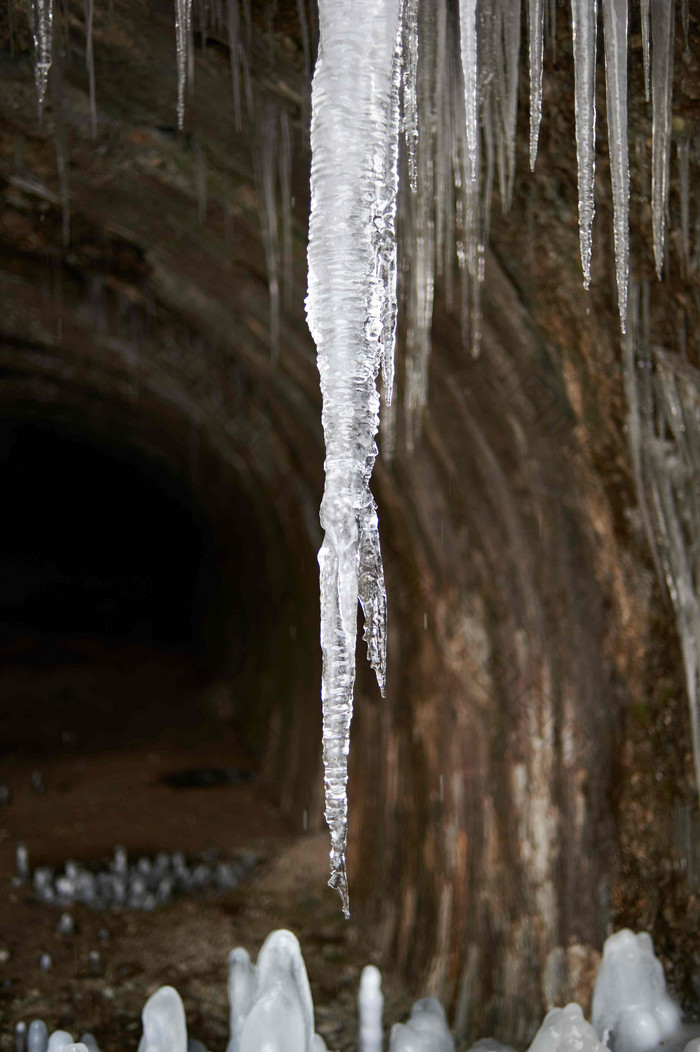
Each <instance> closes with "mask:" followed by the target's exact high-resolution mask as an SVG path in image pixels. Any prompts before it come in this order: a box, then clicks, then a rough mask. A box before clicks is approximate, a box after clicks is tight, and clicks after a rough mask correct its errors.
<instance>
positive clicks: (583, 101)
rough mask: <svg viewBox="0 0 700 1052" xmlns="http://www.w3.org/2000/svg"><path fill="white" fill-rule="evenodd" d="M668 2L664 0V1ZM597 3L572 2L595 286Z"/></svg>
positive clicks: (582, 172) (582, 215)
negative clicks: (593, 242)
mask: <svg viewBox="0 0 700 1052" xmlns="http://www.w3.org/2000/svg"><path fill="white" fill-rule="evenodd" d="M662 2H664V0H662ZM597 7H598V3H597V0H571V15H572V22H573V33H574V80H575V107H576V156H577V158H578V226H579V240H580V243H581V265H582V267H583V284H584V286H585V288H588V287H589V286H590V283H591V243H592V238H593V215H594V213H595V196H594V185H593V184H594V177H595V54H596V36H597V25H598V11H597Z"/></svg>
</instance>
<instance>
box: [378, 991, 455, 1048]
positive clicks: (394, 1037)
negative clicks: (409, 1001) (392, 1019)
mask: <svg viewBox="0 0 700 1052" xmlns="http://www.w3.org/2000/svg"><path fill="white" fill-rule="evenodd" d="M389 1052H454V1040H453V1038H452V1034H451V1033H450V1030H449V1027H448V1026H447V1019H446V1017H445V1010H444V1009H443V1007H442V1005H441V1004H440V1002H439V1001H437V1000H436V999H435V998H434V997H425V998H423V999H422V1000H420V1001H416V1003H415V1004H414V1006H413V1008H412V1009H411V1016H410V1019H409V1020H408V1022H407V1023H397V1024H396V1025H395V1026H393V1027H392V1028H391V1038H390V1042H389Z"/></svg>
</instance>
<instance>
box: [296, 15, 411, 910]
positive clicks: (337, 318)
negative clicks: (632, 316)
mask: <svg viewBox="0 0 700 1052" xmlns="http://www.w3.org/2000/svg"><path fill="white" fill-rule="evenodd" d="M400 7H401V4H400V0H356V2H355V3H353V4H347V3H346V2H344V0H321V2H320V3H319V21H320V41H319V57H318V62H317V64H316V72H315V74H314V80H313V87H312V117H311V150H312V162H311V215H310V219H309V285H308V289H309V291H308V297H307V316H308V322H309V328H310V330H311V334H312V336H313V338H314V340H315V342H316V347H317V350H318V367H319V373H320V377H321V392H322V396H323V414H322V421H323V430H324V436H325V443H326V462H325V470H326V485H325V491H324V495H323V502H322V504H321V524H322V526H323V528H324V531H325V538H324V541H323V546H322V548H321V551H320V552H319V565H320V571H321V572H320V577H321V647H322V650H323V685H322V698H323V758H324V764H325V783H326V821H327V822H328V826H329V828H330V831H331V878H330V885H331V887H335V888H337V889H338V891H339V892H340V894H341V897H342V900H343V910H344V912H345V913H346V915H347V914H348V894H347V880H346V875H345V847H346V841H347V792H346V791H347V759H348V748H349V733H350V721H351V718H352V700H353V687H354V681H355V640H356V626H357V603H358V599H359V601H360V603H361V605H362V607H363V610H364V615H365V639H366V640H367V644H368V650H369V658H370V661H371V663H372V666H373V667H374V669H375V671H376V673H377V679H378V681H379V685H380V688H381V690H382V693H383V692H384V681H385V662H386V658H385V655H386V592H385V589H384V575H383V568H382V560H381V551H380V546H379V531H378V523H377V511H376V505H375V503H374V499H373V497H372V494H371V492H370V488H369V481H370V476H371V473H372V468H373V465H374V459H375V456H376V452H377V448H376V444H375V436H376V433H377V428H378V424H379V395H378V393H377V375H378V372H379V369H380V366H381V365H382V361H383V359H384V358H388V359H390V358H391V357H392V352H393V342H394V338H395V336H394V333H395V319H396V304H395V293H394V291H393V290H394V287H395V276H396V238H395V215H396V191H397V183H398V175H397V165H396V158H397V151H398V134H399V120H398V107H397V95H398V74H399V65H398V61H397V53H398V51H399V49H400V43H399V41H400V37H399V33H400V29H401V26H400Z"/></svg>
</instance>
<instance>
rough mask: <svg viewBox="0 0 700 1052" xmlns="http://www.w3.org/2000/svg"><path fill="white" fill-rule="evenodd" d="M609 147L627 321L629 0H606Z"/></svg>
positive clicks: (621, 305) (620, 299) (620, 296)
mask: <svg viewBox="0 0 700 1052" xmlns="http://www.w3.org/2000/svg"><path fill="white" fill-rule="evenodd" d="M603 17H604V25H605V85H606V99H607V111H608V149H609V151H610V178H611V182H612V193H613V226H614V240H615V271H616V275H617V305H618V309H619V312H620V325H621V326H622V331H623V332H625V325H626V320H627V283H628V281H629V196H630V173H629V157H628V147H627V0H603Z"/></svg>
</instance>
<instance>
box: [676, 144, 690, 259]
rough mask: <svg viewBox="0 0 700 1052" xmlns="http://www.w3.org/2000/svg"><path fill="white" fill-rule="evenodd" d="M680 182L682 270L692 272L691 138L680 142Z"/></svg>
mask: <svg viewBox="0 0 700 1052" xmlns="http://www.w3.org/2000/svg"><path fill="white" fill-rule="evenodd" d="M678 183H679V193H680V198H681V260H682V264H681V270H682V274H683V277H684V278H687V277H688V274H689V273H690V139H688V138H687V137H686V138H685V139H681V140H680V141H679V143H678Z"/></svg>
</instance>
